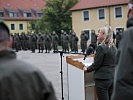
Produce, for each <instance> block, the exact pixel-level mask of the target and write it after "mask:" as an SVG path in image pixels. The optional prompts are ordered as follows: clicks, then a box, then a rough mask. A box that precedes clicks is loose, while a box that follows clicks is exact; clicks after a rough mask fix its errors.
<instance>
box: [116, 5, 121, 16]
mask: <svg viewBox="0 0 133 100" xmlns="http://www.w3.org/2000/svg"><path fill="white" fill-rule="evenodd" d="M115 18H122V7H115Z"/></svg>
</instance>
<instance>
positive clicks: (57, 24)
mask: <svg viewBox="0 0 133 100" xmlns="http://www.w3.org/2000/svg"><path fill="white" fill-rule="evenodd" d="M77 1H78V0H46V6H45V8H44V9H43V13H44V15H43V17H42V19H41V20H39V21H38V25H37V26H36V27H40V30H41V31H45V32H52V31H56V32H60V30H65V31H68V30H70V29H71V28H72V18H71V11H70V8H71V7H72V6H74V4H76V3H77Z"/></svg>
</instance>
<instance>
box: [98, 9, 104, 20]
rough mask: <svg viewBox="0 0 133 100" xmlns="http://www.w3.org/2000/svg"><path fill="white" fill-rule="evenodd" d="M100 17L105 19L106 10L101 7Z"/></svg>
mask: <svg viewBox="0 0 133 100" xmlns="http://www.w3.org/2000/svg"><path fill="white" fill-rule="evenodd" d="M98 15H99V19H105V10H104V9H99V10H98Z"/></svg>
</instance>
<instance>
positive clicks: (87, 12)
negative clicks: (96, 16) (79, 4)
mask: <svg viewBox="0 0 133 100" xmlns="http://www.w3.org/2000/svg"><path fill="white" fill-rule="evenodd" d="M83 17H84V21H88V20H89V11H83Z"/></svg>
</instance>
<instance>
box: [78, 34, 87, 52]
mask: <svg viewBox="0 0 133 100" xmlns="http://www.w3.org/2000/svg"><path fill="white" fill-rule="evenodd" d="M87 41H88V36H87V35H86V34H85V32H84V31H82V32H81V35H80V45H81V50H82V52H83V54H84V53H85V51H86V49H87Z"/></svg>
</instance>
